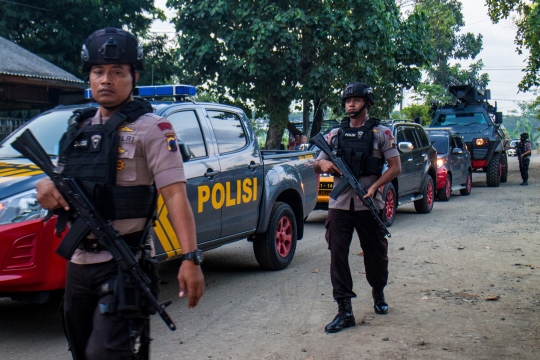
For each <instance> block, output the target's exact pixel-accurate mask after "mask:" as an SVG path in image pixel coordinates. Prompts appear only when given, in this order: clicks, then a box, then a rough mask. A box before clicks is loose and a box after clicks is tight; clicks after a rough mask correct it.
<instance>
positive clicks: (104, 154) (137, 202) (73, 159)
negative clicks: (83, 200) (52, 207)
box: [58, 99, 157, 230]
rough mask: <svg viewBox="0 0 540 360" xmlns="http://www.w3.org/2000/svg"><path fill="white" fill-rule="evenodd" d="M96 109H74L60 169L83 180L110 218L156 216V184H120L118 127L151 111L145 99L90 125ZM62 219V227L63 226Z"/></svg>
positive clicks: (89, 192)
mask: <svg viewBox="0 0 540 360" xmlns="http://www.w3.org/2000/svg"><path fill="white" fill-rule="evenodd" d="M96 111H97V109H95V108H84V109H80V110H76V111H74V115H73V117H72V119H71V125H70V126H69V128H68V130H67V132H66V133H65V134H64V136H63V137H62V139H61V140H60V156H59V160H58V165H59V168H62V167H63V171H62V174H63V175H64V176H65V177H73V178H76V179H77V180H79V181H80V183H81V184H82V185H83V186H84V189H85V190H86V192H87V194H88V195H89V196H90V198H91V199H92V200H93V202H94V204H95V205H96V207H97V208H98V210H99V211H100V212H101V214H102V215H103V216H104V217H105V218H106V219H107V220H118V219H133V218H147V219H150V218H151V217H153V214H154V212H155V200H156V197H157V191H156V188H155V186H153V185H143V186H117V185H116V174H117V162H118V146H119V136H118V130H117V129H118V127H120V126H121V125H122V124H125V123H133V122H135V121H136V120H137V119H138V118H139V117H140V116H142V115H144V114H146V113H149V112H152V111H153V109H152V105H151V104H150V103H149V102H148V101H146V100H140V99H136V100H134V101H132V102H130V103H128V104H127V105H126V106H124V107H123V108H122V109H121V110H120V111H118V112H116V113H114V114H113V115H112V116H111V117H110V118H109V119H108V120H107V121H106V122H105V123H104V124H99V125H90V124H88V119H89V118H91V117H93V116H94V115H95V114H96ZM62 222H63V221H60V219H59V223H60V224H59V229H60V230H61V229H62V225H63V224H62Z"/></svg>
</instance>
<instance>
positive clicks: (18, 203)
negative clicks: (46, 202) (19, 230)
mask: <svg viewBox="0 0 540 360" xmlns="http://www.w3.org/2000/svg"><path fill="white" fill-rule="evenodd" d="M45 215H47V210H46V209H44V208H42V207H41V205H39V203H38V202H37V200H36V190H35V189H32V190H30V191H25V192H23V193H20V194H17V195H14V196H11V197H9V198H7V199H4V200H0V225H1V224H12V223H18V222H21V221H27V220H35V219H39V218H42V217H45Z"/></svg>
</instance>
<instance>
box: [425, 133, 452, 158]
mask: <svg viewBox="0 0 540 360" xmlns="http://www.w3.org/2000/svg"><path fill="white" fill-rule="evenodd" d="M429 138H430V139H431V141H432V145H433V147H434V148H435V150H437V154H447V153H448V138H447V137H446V136H444V135H430V137H429Z"/></svg>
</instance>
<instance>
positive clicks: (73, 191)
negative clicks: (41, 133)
mask: <svg viewBox="0 0 540 360" xmlns="http://www.w3.org/2000/svg"><path fill="white" fill-rule="evenodd" d="M11 146H13V148H14V149H15V150H17V151H18V152H20V153H21V154H23V155H24V156H25V157H26V158H28V159H29V160H30V161H32V162H33V163H34V164H36V165H37V166H38V167H39V168H40V169H41V170H43V172H44V173H45V174H47V175H48V176H49V177H50V178H51V180H52V181H53V182H54V184H55V185H56V188H57V189H58V190H59V191H60V193H61V194H62V196H63V197H64V199H65V200H66V201H67V202H68V203H69V206H70V208H71V210H72V211H73V212H74V213H75V214H77V215H78V219H77V220H76V221H83V223H84V224H86V226H87V227H88V229H90V231H91V232H92V233H93V234H94V235H95V236H96V238H97V239H98V240H99V243H100V244H102V245H103V246H105V247H106V248H107V250H108V251H109V252H110V253H111V254H112V256H113V258H114V260H115V261H116V263H117V264H118V267H119V268H120V270H121V271H123V272H124V273H125V274H127V275H129V276H130V277H131V278H132V279H133V280H134V282H135V283H136V286H138V287H139V289H140V290H142V292H143V294H144V296H145V297H146V299H147V301H148V303H149V304H148V305H149V308H150V310H151V311H152V312H153V311H156V312H157V313H159V316H161V318H162V319H163V321H164V322H165V323H166V324H167V326H168V327H169V329H171V330H172V331H174V330H176V326H175V325H174V322H173V321H172V319H171V318H170V317H169V314H167V312H166V311H165V308H166V307H167V306H169V305H170V302H167V303H164V304H160V303H159V302H158V301H157V299H156V298H155V296H154V294H153V293H152V291H151V290H150V287H149V285H150V284H151V280H150V278H149V277H148V275H146V273H145V272H144V271H143V269H142V268H141V266H140V265H139V262H138V260H137V258H136V257H135V255H134V254H133V253H132V252H131V250H130V249H129V247H128V246H127V244H126V243H125V241H124V240H123V239H122V236H120V234H119V233H118V231H117V230H116V229H115V228H114V227H113V226H112V223H110V222H107V220H106V219H105V218H104V217H103V216H102V215H101V214H100V213H99V212H98V210H97V208H96V207H95V206H94V204H93V203H92V201H91V200H90V198H89V197H88V196H87V194H86V193H85V191H84V190H83V188H82V187H81V186H80V184H79V183H78V182H77V180H76V179H73V178H64V177H63V176H62V170H63V167H62V166H61V165H59V166H57V167H55V166H54V165H53V163H52V162H51V159H50V158H49V155H47V153H46V152H45V150H44V149H43V147H41V145H40V143H39V142H38V141H37V140H36V138H35V137H34V134H32V132H31V131H30V130H26V131H25V132H23V133H22V135H21V136H19V137H18V138H17V140H15V141H14V142H13V143H12V144H11ZM79 219H82V220H79ZM134 310H135V309H134Z"/></svg>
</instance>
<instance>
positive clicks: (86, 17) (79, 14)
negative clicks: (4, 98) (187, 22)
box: [0, 0, 165, 76]
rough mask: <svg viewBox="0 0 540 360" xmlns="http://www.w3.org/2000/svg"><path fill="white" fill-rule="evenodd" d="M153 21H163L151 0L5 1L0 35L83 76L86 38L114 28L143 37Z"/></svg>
mask: <svg viewBox="0 0 540 360" xmlns="http://www.w3.org/2000/svg"><path fill="white" fill-rule="evenodd" d="M153 19H162V20H164V19H165V15H164V14H163V12H162V11H161V10H159V9H157V8H156V7H155V6H154V1H153V0H55V1H43V0H18V1H5V2H2V11H1V12H0V36H2V37H4V38H6V39H8V40H11V41H13V42H15V43H16V44H18V45H20V46H22V47H23V48H25V49H27V50H29V51H31V52H33V53H35V54H36V55H38V56H41V57H43V58H44V59H46V60H48V61H50V62H51V63H53V64H55V65H57V66H59V67H60V68H62V69H64V70H66V71H68V72H70V73H72V74H74V75H78V76H82V74H81V71H80V61H81V60H80V52H81V46H82V44H83V43H84V41H85V40H86V38H87V37H88V35H90V34H91V33H92V32H94V31H95V30H97V29H100V28H104V27H108V26H114V27H119V28H124V29H127V30H129V31H131V32H133V33H134V34H135V35H137V36H140V37H143V36H144V35H145V34H146V31H147V30H148V28H149V27H150V24H151V22H152V20H153Z"/></svg>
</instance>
